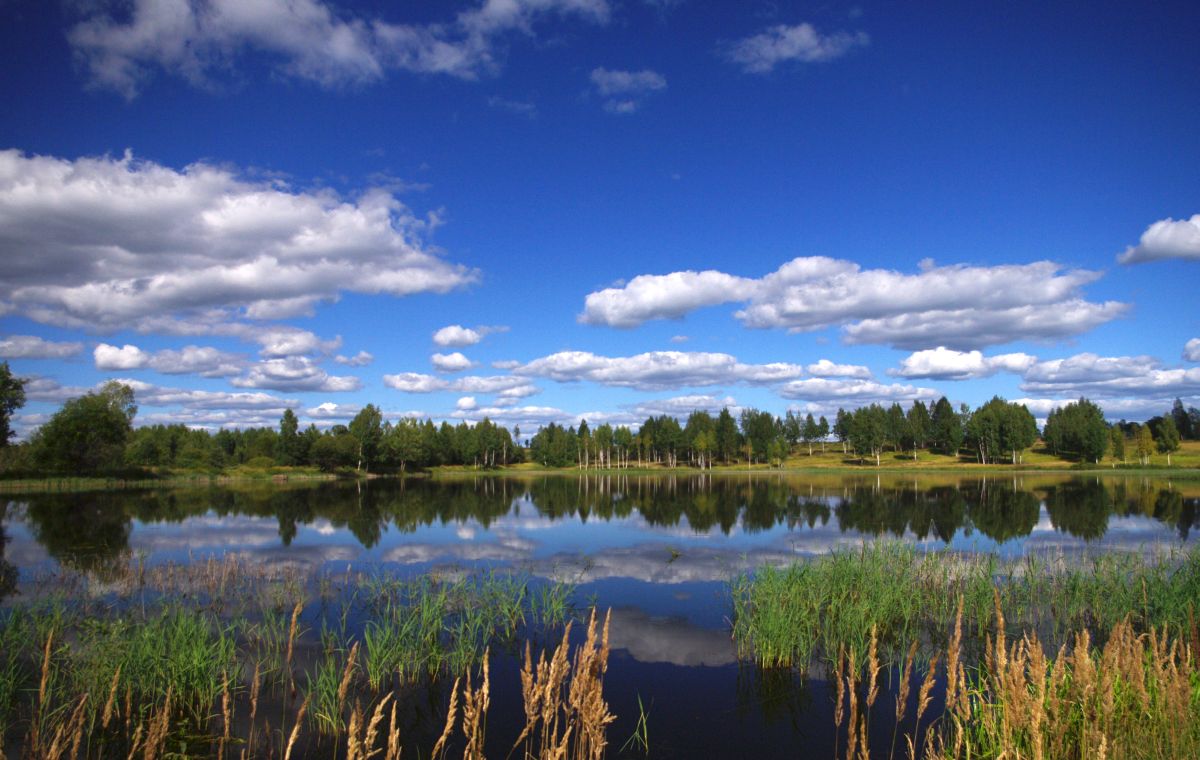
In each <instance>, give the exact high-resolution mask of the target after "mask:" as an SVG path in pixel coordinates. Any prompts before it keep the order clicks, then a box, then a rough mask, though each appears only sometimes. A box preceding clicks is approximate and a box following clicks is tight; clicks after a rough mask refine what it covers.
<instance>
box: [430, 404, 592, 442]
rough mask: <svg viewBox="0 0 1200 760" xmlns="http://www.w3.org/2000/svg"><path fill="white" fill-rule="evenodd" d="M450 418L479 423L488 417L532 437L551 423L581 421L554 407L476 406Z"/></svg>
mask: <svg viewBox="0 0 1200 760" xmlns="http://www.w3.org/2000/svg"><path fill="white" fill-rule="evenodd" d="M450 416H451V417H454V418H455V419H461V420H469V421H471V422H478V421H479V420H482V419H483V418H485V417H486V418H487V419H489V420H491V421H492V422H494V423H496V424H497V425H504V426H506V427H511V426H512V425H518V426H520V427H521V428H523V429H524V430H523V432H524V434H525V435H526V436H529V435H532V433H533V432H534V431H535V430H537V428H539V427H541V426H543V425H549V424H550V423H551V422H557V423H559V424H564V425H565V424H576V423H578V421H579V418H578V416H577V415H572V414H570V413H568V412H565V411H563V410H562V409H559V408H557V407H553V406H484V407H480V406H476V407H473V408H471V409H456V410H455V411H454V412H452V413H451V414H450Z"/></svg>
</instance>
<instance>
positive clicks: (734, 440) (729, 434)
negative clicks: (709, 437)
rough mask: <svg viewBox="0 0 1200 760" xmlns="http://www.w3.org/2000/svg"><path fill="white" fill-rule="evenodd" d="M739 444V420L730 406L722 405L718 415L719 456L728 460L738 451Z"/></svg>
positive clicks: (723, 460) (723, 459)
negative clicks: (732, 412)
mask: <svg viewBox="0 0 1200 760" xmlns="http://www.w3.org/2000/svg"><path fill="white" fill-rule="evenodd" d="M739 445H740V441H739V440H738V429H737V422H735V421H734V419H733V414H731V413H730V411H729V407H727V406H726V407H722V408H721V412H720V413H719V414H718V415H717V456H718V457H719V458H720V459H721V461H722V462H728V461H729V460H730V459H732V458H733V455H734V454H736V453H737V451H738V447H739Z"/></svg>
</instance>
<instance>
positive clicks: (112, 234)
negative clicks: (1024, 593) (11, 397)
mask: <svg viewBox="0 0 1200 760" xmlns="http://www.w3.org/2000/svg"><path fill="white" fill-rule="evenodd" d="M0 19H3V22H4V23H3V24H0V35H2V36H3V39H2V40H0V43H2V44H0V66H2V67H3V71H4V72H5V76H4V77H3V78H0V97H2V98H3V102H4V103H5V107H4V109H3V110H2V111H0V359H4V360H7V361H8V362H9V364H10V365H11V367H12V368H13V369H14V370H15V371H16V372H17V373H18V374H19V375H21V376H22V377H25V378H27V379H28V380H29V385H28V396H29V399H30V402H29V403H28V405H27V406H26V408H25V409H24V410H23V412H22V414H21V417H20V418H19V419H18V420H17V427H18V429H20V430H23V431H28V430H29V429H31V428H32V427H35V426H36V425H37V424H40V423H41V422H42V421H44V420H45V419H46V416H47V415H48V414H49V413H51V412H52V411H53V410H54V409H55V408H56V407H57V405H58V404H60V403H61V402H62V401H63V400H64V399H65V398H68V397H70V396H72V395H78V394H79V393H83V392H85V391H86V390H88V389H90V388H92V387H94V386H96V385H97V384H98V383H101V382H103V381H105V380H106V379H109V378H117V379H121V380H123V381H127V382H130V383H131V384H132V385H133V386H134V388H135V390H136V391H137V396H138V399H139V403H140V405H141V412H140V414H139V421H140V422H143V423H145V422H173V421H178V422H184V423H187V424H190V425H198V426H205V427H210V428H215V427H219V426H222V425H232V426H245V425H260V424H268V425H274V424H276V423H277V421H278V419H279V416H280V414H281V413H282V410H283V409H284V408H287V407H291V408H293V409H295V410H296V411H297V413H298V414H299V415H300V417H301V419H302V420H304V421H314V422H317V423H318V424H319V425H328V424H332V423H334V422H339V421H346V420H347V419H348V418H349V417H350V416H352V415H353V414H354V413H355V412H356V411H357V410H358V409H359V408H361V406H362V405H364V404H366V403H375V404H376V405H378V406H379V407H381V408H382V409H383V410H384V411H385V413H387V414H388V415H390V416H392V417H398V416H401V415H404V414H419V415H421V416H429V417H432V418H434V419H435V420H441V419H451V420H457V419H466V420H469V421H470V420H476V419H479V418H481V417H483V416H484V415H487V416H490V417H491V418H493V419H495V420H497V421H500V422H501V423H503V424H506V425H509V426H512V425H516V424H519V425H520V426H521V428H522V431H523V432H525V433H528V432H532V431H533V430H534V429H536V427H537V426H538V425H539V424H545V423H546V422H548V421H551V420H556V421H560V422H565V423H572V424H573V423H575V422H576V421H577V420H578V419H579V418H580V417H581V416H585V417H587V419H588V420H589V422H597V421H603V420H608V421H612V422H614V423H626V424H629V423H632V424H636V423H637V422H639V421H640V420H642V419H644V418H645V417H646V416H647V415H648V414H658V413H664V412H665V413H676V414H681V415H686V414H687V413H688V412H689V411H690V410H691V409H693V408H706V409H713V410H715V409H718V408H720V407H721V406H722V405H729V406H731V407H735V408H736V407H745V406H753V407H758V408H763V409H768V410H771V411H773V412H775V413H777V414H782V413H783V412H784V411H786V410H787V409H789V408H791V409H796V410H799V411H801V412H807V411H813V412H815V413H823V414H832V413H833V412H834V411H835V410H836V409H837V408H838V407H839V406H843V407H847V408H851V407H855V406H858V405H861V404H864V403H872V402H881V403H884V404H890V403H891V402H892V401H899V402H901V403H902V404H903V405H905V406H907V405H908V404H910V403H911V402H912V401H913V400H915V399H923V400H925V401H930V400H935V399H936V398H937V397H939V396H941V395H946V396H948V397H949V398H951V399H952V400H954V401H956V402H966V403H969V404H972V405H975V404H979V403H982V402H983V401H986V400H987V399H988V398H990V397H991V396H992V395H994V394H1000V395H1003V396H1005V397H1006V398H1009V399H1020V400H1024V401H1026V402H1027V403H1028V404H1029V406H1030V408H1031V409H1032V410H1033V411H1034V412H1035V414H1036V416H1038V417H1044V416H1045V414H1046V412H1048V411H1049V409H1050V408H1052V407H1053V406H1054V405H1055V404H1056V403H1057V404H1061V403H1064V402H1065V401H1067V400H1071V399H1075V398H1078V397H1079V396H1081V395H1086V396H1087V397H1089V398H1092V399H1094V400H1096V401H1097V402H1098V403H1100V404H1101V406H1102V407H1103V408H1105V410H1106V411H1107V412H1108V415H1109V416H1110V418H1112V419H1118V418H1127V419H1145V418H1146V417H1148V416H1151V415H1153V414H1157V413H1161V412H1162V411H1165V410H1166V408H1168V407H1169V405H1170V403H1171V402H1172V401H1173V399H1174V398H1176V397H1181V398H1183V399H1184V401H1185V403H1187V404H1189V405H1197V406H1200V313H1198V309H1197V307H1196V298H1195V293H1196V286H1197V284H1198V283H1200V129H1197V127H1196V125H1197V124H1200V48H1198V47H1197V46H1196V44H1195V39H1196V32H1197V30H1198V28H1200V8H1197V7H1196V6H1195V5H1194V4H1188V3H1179V4H1170V3H1166V4H1155V5H1153V6H1150V5H1145V4H1127V3H1112V4H1103V3H1094V4H1089V5H1087V6H1086V7H1085V6H1079V5H1077V4H1060V3H1005V4H979V3H924V4H893V3H886V4H871V3H856V4H853V5H820V4H811V5H810V4H788V3H774V2H771V3H767V2H763V3H756V2H747V3H727V4H720V5H717V4H711V3H699V2H690V1H688V0H677V1H675V2H669V1H667V2H661V1H660V2H646V1H641V0H625V2H615V1H614V0H471V1H470V2H459V3H445V2H410V3H384V2H378V1H377V0H376V1H374V2H361V3H350V2H346V1H344V0H337V1H335V0H254V1H253V2H251V1H250V0H236V1H235V0H190V2H185V1H184V0H158V1H157V2H152V1H151V0H137V1H136V2H99V1H97V2H86V1H85V0H69V1H68V0H64V1H63V2H61V3H54V2H42V1H40V0H36V1H35V0H0ZM444 328H451V329H444Z"/></svg>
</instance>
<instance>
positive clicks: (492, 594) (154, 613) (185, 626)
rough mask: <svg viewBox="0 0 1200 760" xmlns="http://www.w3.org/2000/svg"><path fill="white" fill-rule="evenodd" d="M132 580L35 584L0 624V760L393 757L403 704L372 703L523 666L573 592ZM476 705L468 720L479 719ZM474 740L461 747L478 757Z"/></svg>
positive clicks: (197, 578) (243, 571)
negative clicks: (495, 661)
mask: <svg viewBox="0 0 1200 760" xmlns="http://www.w3.org/2000/svg"><path fill="white" fill-rule="evenodd" d="M127 569H128V574H127V575H117V576H114V577H108V578H106V580H105V587H104V589H103V590H102V591H100V590H98V589H96V588H92V587H91V584H92V579H90V578H88V577H86V576H84V575H82V574H80V573H76V572H74V571H70V570H68V571H64V572H63V574H62V575H61V576H59V577H58V578H57V579H55V578H54V577H49V576H47V577H43V578H41V579H39V580H38V582H37V583H38V586H37V588H36V590H35V592H34V593H32V594H30V595H29V597H30V598H31V601H26V602H24V603H22V604H18V605H16V606H14V607H10V608H6V609H3V610H0V719H2V720H0V725H3V726H4V731H3V733H4V734H5V736H4V737H3V738H7V739H10V740H11V739H13V738H14V737H18V738H19V740H18V741H17V743H16V746H15V747H8V748H6V747H4V746H3V745H2V744H0V753H7V755H8V756H19V757H26V756H29V757H58V756H63V757H67V756H69V757H79V758H89V757H110V756H126V757H133V756H137V757H162V756H163V755H164V754H165V753H166V752H167V749H168V747H169V749H170V751H171V752H172V753H179V754H184V755H188V754H196V753H199V754H202V755H206V756H215V757H218V758H223V757H226V756H231V755H232V754H233V753H234V751H235V750H236V751H237V752H239V753H240V752H244V753H245V755H246V756H273V757H281V756H286V755H288V754H289V753H291V754H292V755H293V756H299V755H300V754H310V753H312V752H314V751H315V752H318V753H325V752H329V753H331V754H333V753H336V752H340V751H342V750H343V749H344V751H345V752H347V753H348V756H350V757H363V758H367V757H370V758H375V757H378V756H379V755H380V754H381V753H382V754H387V753H391V756H396V753H398V752H399V748H400V737H399V735H398V734H397V733H396V729H395V725H396V721H397V710H396V706H395V702H393V703H392V705H393V706H392V710H391V714H390V715H387V714H385V713H386V712H387V711H386V709H381V708H380V707H379V706H380V705H381V704H382V702H381V701H380V699H381V697H384V696H385V695H391V696H389V697H388V698H398V695H404V694H408V695H409V696H412V697H415V695H416V693H418V691H424V690H436V691H440V690H441V687H440V686H439V685H438V683H439V681H440V680H441V679H442V678H445V677H447V676H454V675H462V674H465V673H468V672H471V671H472V670H473V669H474V668H477V667H478V666H479V665H480V664H481V663H483V664H484V667H485V668H486V667H488V665H487V650H488V647H489V646H492V645H493V644H503V645H504V647H505V649H506V650H508V651H519V650H518V646H517V645H518V643H519V642H520V641H521V640H528V638H529V637H535V638H536V637H537V636H540V635H541V633H542V632H543V631H546V632H548V631H549V630H550V629H548V628H546V624H545V622H544V621H545V620H547V619H548V618H553V619H557V616H559V615H566V614H568V611H569V610H570V605H569V596H570V594H571V592H572V587H570V586H566V585H563V584H548V585H546V586H544V587H543V586H540V585H534V584H532V582H531V581H530V580H529V579H528V578H524V577H522V576H514V575H506V574H502V573H498V572H486V573H480V574H475V575H468V576H465V577H463V578H460V579H457V580H452V581H451V580H446V579H444V578H439V577H436V576H424V577H418V578H414V579H408V580H403V579H394V578H382V577H377V578H372V577H370V576H367V575H363V574H362V573H361V572H360V573H359V574H357V575H354V574H352V573H351V572H350V571H349V568H347V571H346V573H345V575H344V576H342V575H338V576H337V577H336V579H334V580H330V579H329V578H320V577H318V578H315V579H312V580H311V581H309V582H305V581H303V579H301V578H300V577H299V576H297V575H296V574H295V573H291V572H283V573H280V572H277V571H271V570H266V569H263V568H260V567H256V566H253V565H250V564H248V563H245V562H243V561H241V560H240V559H237V558H233V557H231V558H229V559H227V560H225V561H223V562H196V563H194V564H192V565H183V566H180V565H170V564H164V565H160V566H147V565H145V564H144V563H142V562H133V563H131V564H130V566H129V568H127ZM314 586H318V587H319V588H320V589H321V593H320V594H319V595H318V596H317V597H316V598H313V597H311V596H310V594H311V593H312V591H311V589H312V588H313V587H314ZM535 588H536V589H538V590H537V591H536V592H535V591H534V589H535ZM306 589H307V590H306ZM546 600H549V603H547V601H546ZM547 610H549V611H548V612H547ZM364 620H365V621H366V622H365V623H364ZM318 628H319V630H320V631H321V634H320V648H319V649H318V648H317V647H315V646H314V643H315V642H314V641H313V639H314V638H315V634H314V630H316V629H318ZM314 652H315V653H316V656H315V657H314V656H313V655H314ZM485 678H486V673H485ZM394 689H399V690H398V691H393V690H394ZM479 694H480V692H478V691H477V689H475V688H472V689H470V691H469V695H473V696H472V699H475V700H476V701H474V702H471V703H470V704H466V703H464V707H469V708H470V710H472V711H473V713H472V715H473V716H476V715H477V716H478V718H479V719H480V720H482V718H483V715H484V714H485V713H486V709H487V705H486V701H484V702H480V701H478V698H479ZM164 695H168V696H167V698H166V699H165V700H164ZM464 698H465V696H464ZM247 703H248V710H247ZM364 704H366V705H368V707H367V708H365V709H364V708H363V707H362V705H364ZM268 705H269V706H270V709H269V710H268V709H265V708H266V707H267V706H268ZM405 709H408V707H406V708H405ZM389 717H390V722H388V721H387V719H388V718H389ZM471 719H472V720H475V717H472V718H471ZM385 722H388V725H384V723H385ZM483 728H484V726H483V724H482V723H480V724H479V726H478V730H479V733H478V734H473V736H477V737H479V738H478V740H477V741H476V740H475V739H472V741H471V742H470V744H471V746H475V747H477V748H478V749H479V751H480V752H481V751H482V738H481V737H482V736H483ZM239 732H240V733H241V735H240V736H239V735H238V733H239ZM343 737H344V738H345V741H346V743H345V744H343V743H342V738H343ZM2 740H3V739H0V741H2ZM389 748H390V749H389ZM417 749H421V748H420V747H418V748H417Z"/></svg>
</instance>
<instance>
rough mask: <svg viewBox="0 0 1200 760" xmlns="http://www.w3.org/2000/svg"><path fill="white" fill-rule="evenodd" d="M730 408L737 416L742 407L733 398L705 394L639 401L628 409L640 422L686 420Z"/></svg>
mask: <svg viewBox="0 0 1200 760" xmlns="http://www.w3.org/2000/svg"><path fill="white" fill-rule="evenodd" d="M724 408H728V409H729V411H730V412H732V413H733V414H735V415H736V414H737V413H738V412H739V411H740V410H741V407H740V406H738V403H737V401H736V400H735V399H734V398H733V396H724V397H717V396H710V395H705V394H691V395H686V396H675V397H672V398H664V399H649V400H646V401H639V402H638V403H636V404H632V405H630V406H629V407H627V409H628V410H629V412H630V413H631V414H632V415H633V416H634V417H635V418H636V419H637V420H638V421H639V422H640V421H642V420H644V419H646V418H647V417H661V416H662V415H664V414H665V415H667V416H668V417H676V418H678V419H681V420H682V419H686V418H687V416H688V415H689V414H691V413H692V412H696V411H700V412H708V413H709V414H714V415H715V414H717V413H719V412H720V411H721V410H722V409H724Z"/></svg>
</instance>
